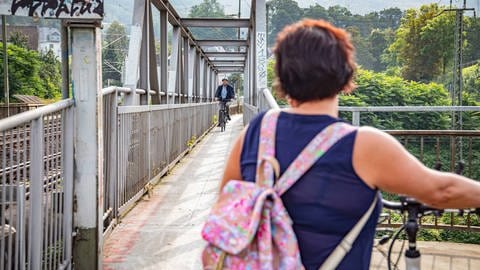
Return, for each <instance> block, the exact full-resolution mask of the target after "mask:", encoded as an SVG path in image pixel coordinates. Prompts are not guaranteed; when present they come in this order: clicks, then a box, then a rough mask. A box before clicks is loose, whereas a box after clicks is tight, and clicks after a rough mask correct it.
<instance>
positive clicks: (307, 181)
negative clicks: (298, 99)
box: [240, 112, 382, 270]
mask: <svg viewBox="0 0 480 270" xmlns="http://www.w3.org/2000/svg"><path fill="white" fill-rule="evenodd" d="M264 115H265V113H261V114H259V115H258V116H257V117H255V118H254V119H253V120H252V121H251V122H250V125H249V127H248V130H247V132H246V134H245V139H244V143H243V149H242V153H241V159H240V166H241V172H242V177H243V179H244V180H245V181H251V182H253V181H255V171H256V162H257V151H258V143H259V136H260V125H261V120H262V118H263V116H264ZM337 121H342V120H341V119H338V118H333V117H330V116H327V115H300V114H292V113H287V112H281V113H280V115H279V118H278V123H277V134H276V141H275V153H276V158H277V159H278V161H279V163H280V167H281V173H283V172H285V170H286V169H287V167H288V165H289V164H290V163H291V162H293V160H294V159H295V158H296V157H297V156H298V154H299V153H300V151H301V150H303V148H305V146H306V145H307V144H308V143H309V142H310V141H311V140H312V139H313V138H314V137H315V136H316V135H317V134H318V133H319V132H320V131H322V130H323V129H324V128H325V127H327V126H328V125H330V124H332V123H334V122H337ZM356 134H357V132H356V131H355V132H353V133H351V134H348V135H347V136H345V137H344V138H342V139H341V140H340V141H339V142H337V143H336V144H335V145H334V146H332V148H330V150H329V151H327V153H325V154H324V155H323V157H321V158H320V159H319V160H318V161H317V162H316V163H315V164H314V165H313V166H312V168H310V170H309V171H308V172H307V173H306V174H304V176H303V177H302V178H301V179H299V180H298V182H297V183H295V184H294V185H293V186H292V187H291V188H290V189H289V190H288V191H287V192H285V194H283V195H282V201H283V203H284V205H285V208H286V209H287V211H288V213H289V214H290V217H291V218H292V220H293V229H294V231H295V234H296V236H297V239H298V244H299V248H300V254H301V257H302V262H303V265H304V266H305V268H306V269H307V270H310V269H312V270H313V269H314V270H318V268H319V267H320V266H321V264H322V263H323V261H325V259H326V258H327V256H328V255H329V254H330V253H331V252H332V251H333V249H334V248H335V247H336V246H337V245H338V244H339V243H340V241H341V240H342V239H343V237H344V236H345V235H346V234H347V233H348V232H349V231H350V229H351V228H352V227H353V226H354V225H355V224H356V223H357V222H358V220H359V219H360V218H361V217H362V216H363V214H364V213H365V212H366V211H367V209H368V208H369V207H370V205H371V203H372V201H373V199H374V196H376V194H377V192H376V190H373V189H371V188H370V187H369V186H367V185H366V184H365V183H364V182H363V180H362V179H360V177H359V176H358V175H357V174H356V173H355V170H354V169H353V165H352V152H353V145H354V143H355V137H356ZM381 208H382V205H381V201H380V200H379V203H378V204H377V206H376V208H375V211H374V212H373V214H372V216H371V217H370V220H369V221H368V222H367V224H366V225H365V227H364V229H363V230H362V232H361V233H360V235H359V236H358V238H357V240H356V241H355V243H354V244H353V247H352V249H351V250H350V252H349V253H348V254H347V255H346V256H345V258H344V259H343V261H342V262H341V263H340V265H339V267H338V268H337V269H342V270H343V269H345V270H347V269H348V270H350V269H358V270H368V269H369V265H370V257H371V253H372V247H373V237H374V234H375V227H376V224H377V220H378V217H379V214H380V211H381Z"/></svg>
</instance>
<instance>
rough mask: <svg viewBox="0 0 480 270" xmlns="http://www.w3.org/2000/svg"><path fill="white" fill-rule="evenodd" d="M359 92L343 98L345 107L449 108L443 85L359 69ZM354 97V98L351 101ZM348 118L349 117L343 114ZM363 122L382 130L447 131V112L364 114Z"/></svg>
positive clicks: (356, 91)
mask: <svg viewBox="0 0 480 270" xmlns="http://www.w3.org/2000/svg"><path fill="white" fill-rule="evenodd" d="M355 82H356V84H357V85H358V88H357V90H355V91H354V92H353V94H351V95H350V96H341V97H340V105H343V106H356V105H361V106H407V105H410V106H447V105H450V98H449V96H448V91H447V90H446V89H445V88H444V87H443V86H442V85H440V84H436V83H428V84H426V83H418V82H413V81H406V80H404V79H402V78H400V77H397V76H389V75H386V74H383V73H375V72H371V71H366V70H358V72H357V75H356V77H355ZM351 96H353V97H355V98H352V97H351ZM343 116H344V117H346V118H347V119H348V118H349V117H350V115H348V114H345V115H343ZM361 123H362V124H364V125H372V126H375V127H378V128H382V129H448V128H449V126H450V118H449V114H448V113H447V114H445V113H375V114H373V113H364V114H362V115H361Z"/></svg>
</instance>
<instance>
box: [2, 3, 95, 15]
mask: <svg viewBox="0 0 480 270" xmlns="http://www.w3.org/2000/svg"><path fill="white" fill-rule="evenodd" d="M10 12H11V15H27V16H38V17H54V18H68V17H71V18H82V17H92V15H93V17H100V18H101V17H103V0H12V4H11V7H10ZM89 15H90V16H89Z"/></svg>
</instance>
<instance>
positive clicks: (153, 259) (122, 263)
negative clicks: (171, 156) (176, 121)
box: [103, 115, 243, 270]
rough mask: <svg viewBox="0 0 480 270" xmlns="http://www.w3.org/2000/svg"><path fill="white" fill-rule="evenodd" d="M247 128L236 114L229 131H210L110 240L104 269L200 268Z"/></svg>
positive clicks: (114, 232)
mask: <svg viewBox="0 0 480 270" xmlns="http://www.w3.org/2000/svg"><path fill="white" fill-rule="evenodd" d="M242 129H243V122H242V117H241V116H240V115H234V116H232V121H231V122H229V123H228V124H227V128H226V131H225V132H220V129H219V128H215V129H213V131H212V132H211V133H210V134H209V135H207V136H206V137H205V138H204V139H203V140H202V141H201V142H200V143H199V144H198V145H197V146H196V147H195V148H194V150H193V151H192V152H191V153H190V154H188V155H187V156H186V157H185V158H184V159H182V160H181V161H180V163H179V164H178V165H177V166H176V167H175V168H174V169H173V170H172V172H171V173H170V174H169V175H168V176H166V177H165V178H163V179H162V180H161V182H160V184H159V185H157V186H156V187H155V189H154V192H153V196H152V198H150V199H148V198H144V199H143V200H141V201H140V202H139V203H138V204H137V205H136V206H135V208H134V209H133V210H132V211H130V213H128V214H127V215H126V216H125V217H124V218H123V219H122V221H121V223H120V224H119V225H118V226H117V227H116V228H115V229H114V231H113V232H112V234H111V235H110V236H109V238H108V239H107V240H106V241H105V244H104V250H103V251H104V256H103V261H104V262H103V266H104V267H103V268H104V269H105V270H107V269H115V270H127V269H128V270H132V269H152V270H153V269H155V270H162V269H165V270H170V269H200V268H201V263H200V254H201V249H202V247H203V246H204V245H205V243H204V242H203V240H202V238H201V235H200V231H201V229H202V226H203V222H204V221H205V219H206V216H207V215H208V213H209V210H210V207H211V206H212V203H213V202H214V200H215V199H216V197H217V194H218V185H219V182H220V179H221V176H222V173H223V169H224V166H225V160H226V159H227V156H228V153H229V150H230V147H231V146H232V145H233V142H234V141H235V139H236V137H237V136H238V134H239V133H240V131H241V130H242Z"/></svg>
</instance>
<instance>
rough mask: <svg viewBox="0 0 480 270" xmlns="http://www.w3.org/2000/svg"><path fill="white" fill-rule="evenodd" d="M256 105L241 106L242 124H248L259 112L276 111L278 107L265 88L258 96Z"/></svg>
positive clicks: (245, 104)
mask: <svg viewBox="0 0 480 270" xmlns="http://www.w3.org/2000/svg"><path fill="white" fill-rule="evenodd" d="M257 100H258V105H257V106H254V105H252V104H249V103H244V104H243V124H244V125H246V124H248V123H249V122H250V121H251V120H252V118H253V117H255V115H257V114H258V113H259V112H263V111H266V110H268V109H278V108H279V106H278V104H277V102H276V101H275V98H274V97H273V95H272V92H270V90H269V89H267V88H265V89H263V90H262V91H260V93H259V94H258V98H257Z"/></svg>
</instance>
